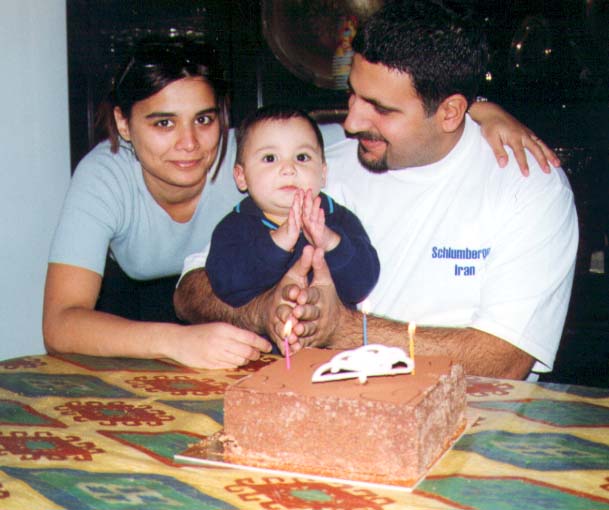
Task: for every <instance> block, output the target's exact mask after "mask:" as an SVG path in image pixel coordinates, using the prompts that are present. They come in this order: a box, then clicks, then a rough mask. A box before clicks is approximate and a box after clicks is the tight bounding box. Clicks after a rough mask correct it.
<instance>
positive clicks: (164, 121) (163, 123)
mask: <svg viewBox="0 0 609 510" xmlns="http://www.w3.org/2000/svg"><path fill="white" fill-rule="evenodd" d="M154 125H155V126H158V127H162V128H168V127H171V126H173V122H172V121H171V120H170V119H160V120H157V121H156V122H155V123H154Z"/></svg>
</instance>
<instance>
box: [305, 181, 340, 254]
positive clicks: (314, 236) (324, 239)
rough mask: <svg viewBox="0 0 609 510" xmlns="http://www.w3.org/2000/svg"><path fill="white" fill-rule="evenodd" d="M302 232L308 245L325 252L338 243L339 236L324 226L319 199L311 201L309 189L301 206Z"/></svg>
mask: <svg viewBox="0 0 609 510" xmlns="http://www.w3.org/2000/svg"><path fill="white" fill-rule="evenodd" d="M302 230H303V233H304V235H305V237H306V238H307V241H309V243H311V244H312V245H313V246H315V247H316V248H321V249H323V250H324V251H325V252H328V251H330V250H333V249H334V248H336V247H337V246H338V243H340V236H339V235H338V234H337V233H336V232H334V231H333V230H332V229H330V228H328V227H327V226H326V215H325V213H324V210H323V209H322V208H321V197H316V198H315V199H313V194H312V192H311V190H310V189H308V190H307V192H306V193H305V195H304V200H303V205H302Z"/></svg>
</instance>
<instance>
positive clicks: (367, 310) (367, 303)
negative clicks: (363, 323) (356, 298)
mask: <svg viewBox="0 0 609 510" xmlns="http://www.w3.org/2000/svg"><path fill="white" fill-rule="evenodd" d="M362 313H363V314H364V315H368V314H369V313H370V300H369V299H364V300H363V301H362Z"/></svg>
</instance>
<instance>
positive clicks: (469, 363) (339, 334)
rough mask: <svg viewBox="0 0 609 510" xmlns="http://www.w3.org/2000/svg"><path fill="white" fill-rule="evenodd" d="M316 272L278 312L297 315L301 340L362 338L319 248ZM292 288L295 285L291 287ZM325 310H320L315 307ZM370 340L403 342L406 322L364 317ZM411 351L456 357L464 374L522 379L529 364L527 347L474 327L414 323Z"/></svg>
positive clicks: (326, 342)
mask: <svg viewBox="0 0 609 510" xmlns="http://www.w3.org/2000/svg"><path fill="white" fill-rule="evenodd" d="M312 266H313V269H314V272H315V276H314V279H313V282H312V283H311V287H310V288H304V289H303V288H301V289H300V292H299V293H298V296H297V297H296V296H294V295H293V294H291V297H294V301H296V302H297V303H298V305H297V306H296V307H294V308H293V309H290V308H287V307H283V308H280V310H279V316H280V317H281V319H282V320H283V321H285V320H287V319H288V318H290V317H291V318H292V319H293V320H297V321H299V322H298V324H299V327H300V329H299V331H301V332H302V333H301V341H302V343H303V344H304V345H311V346H313V345H314V346H320V347H330V348H333V349H351V348H354V347H358V346H360V345H361V344H362V314H361V313H358V312H355V311H352V310H348V309H346V308H345V307H344V306H343V305H342V303H341V302H340V300H339V298H338V296H337V294H336V288H335V287H334V284H333V282H332V277H331V275H330V271H329V269H328V266H327V264H326V263H325V260H324V257H323V252H322V251H321V250H316V251H315V255H314V257H313V260H312ZM290 292H291V293H293V292H295V289H290ZM320 309H321V310H324V313H322V314H321V315H320V314H319V310H320ZM368 338H369V339H370V341H371V342H378V343H382V344H385V345H392V346H399V347H407V345H408V331H407V325H406V324H404V323H401V322H397V321H392V320H389V319H384V318H380V317H374V316H369V317H368ZM416 354H424V355H443V356H448V357H450V358H452V359H454V360H455V361H457V362H459V363H461V364H462V365H463V366H464V368H465V371H466V373H467V374H470V375H481V376H487V377H503V378H510V379H522V378H524V377H526V376H527V375H528V373H529V371H530V369H531V367H532V366H533V362H534V359H533V358H532V357H531V356H530V355H529V354H527V353H525V352H523V351H522V350H520V349H518V348H517V347H515V346H513V345H512V344H510V343H509V342H506V341H504V340H502V339H500V338H498V337H496V336H493V335H490V334H488V333H485V332H483V331H480V330H476V329H473V328H465V329H457V328H427V327H420V328H417V332H416V337H415V358H416Z"/></svg>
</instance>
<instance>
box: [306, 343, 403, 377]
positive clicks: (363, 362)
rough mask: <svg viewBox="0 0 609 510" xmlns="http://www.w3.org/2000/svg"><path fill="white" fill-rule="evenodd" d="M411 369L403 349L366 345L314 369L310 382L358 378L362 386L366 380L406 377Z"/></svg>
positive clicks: (337, 356) (336, 356)
mask: <svg viewBox="0 0 609 510" xmlns="http://www.w3.org/2000/svg"><path fill="white" fill-rule="evenodd" d="M395 365H398V366H395ZM402 365H403V366H402ZM413 369H414V360H413V359H412V358H410V357H408V356H407V355H406V353H405V352H404V350H403V349H400V348H399V347H387V346H385V345H379V344H369V345H362V346H361V347H358V348H357V349H351V350H348V351H340V352H339V353H338V354H336V355H335V356H334V357H333V358H332V359H331V360H330V361H328V362H327V363H324V364H323V365H320V366H319V367H317V370H315V372H313V376H312V377H311V381H312V382H314V383H315V382H327V381H340V380H343V379H355V378H357V379H359V382H360V383H362V384H363V383H365V382H366V380H367V379H368V377H373V376H378V375H397V374H409V373H411V372H412V371H413Z"/></svg>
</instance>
